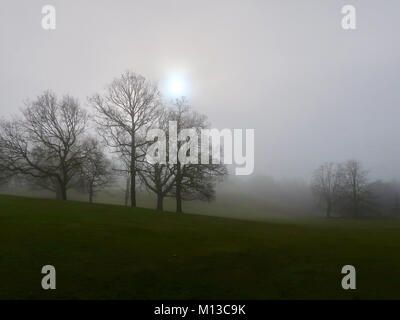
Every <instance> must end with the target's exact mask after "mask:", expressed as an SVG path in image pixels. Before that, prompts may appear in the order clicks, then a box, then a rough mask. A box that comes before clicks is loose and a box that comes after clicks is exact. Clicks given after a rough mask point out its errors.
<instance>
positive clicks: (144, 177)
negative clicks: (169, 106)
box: [139, 108, 175, 210]
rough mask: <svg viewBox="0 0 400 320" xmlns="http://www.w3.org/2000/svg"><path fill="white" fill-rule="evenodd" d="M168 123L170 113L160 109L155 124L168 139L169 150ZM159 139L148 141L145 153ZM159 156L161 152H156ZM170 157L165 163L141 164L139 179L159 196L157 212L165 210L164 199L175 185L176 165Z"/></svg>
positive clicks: (144, 148) (144, 162)
mask: <svg viewBox="0 0 400 320" xmlns="http://www.w3.org/2000/svg"><path fill="white" fill-rule="evenodd" d="M168 121H169V113H168V112H167V110H166V109H165V108H162V109H160V112H159V115H158V118H157V122H155V123H154V125H155V127H157V129H161V130H163V132H164V133H165V138H166V142H165V143H166V148H168V137H169V135H168ZM157 139H159V137H156V138H155V139H154V141H148V144H146V145H144V146H143V153H147V151H148V147H149V145H151V143H153V142H155V141H157ZM156 153H157V154H156V155H155V156H158V155H159V153H160V150H156ZM167 160H168V157H167V156H166V161H165V163H158V162H154V163H153V162H151V163H150V162H148V161H142V162H141V163H140V170H139V177H140V180H141V182H142V183H143V185H144V186H145V187H146V189H147V190H149V191H151V192H154V193H155V194H156V196H157V206H156V208H157V210H163V208H164V205H163V203H164V198H165V197H166V196H167V195H168V193H169V192H170V191H171V189H172V188H173V186H174V183H175V172H174V165H173V164H171V163H169V162H168V161H167Z"/></svg>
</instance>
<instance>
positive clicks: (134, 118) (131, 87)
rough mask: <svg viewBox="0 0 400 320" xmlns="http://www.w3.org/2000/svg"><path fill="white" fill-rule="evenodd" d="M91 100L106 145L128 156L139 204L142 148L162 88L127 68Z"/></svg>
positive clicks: (134, 195) (133, 188)
mask: <svg viewBox="0 0 400 320" xmlns="http://www.w3.org/2000/svg"><path fill="white" fill-rule="evenodd" d="M89 102H90V104H91V105H92V106H93V107H94V109H95V110H96V112H97V114H96V122H97V124H98V127H99V133H100V134H101V135H102V136H103V138H104V140H105V142H106V143H107V145H108V146H110V147H112V148H114V150H115V151H116V152H118V153H120V154H123V155H124V156H126V157H128V158H129V174H130V177H131V183H130V191H131V194H130V196H131V205H132V206H133V207H136V176H137V163H138V161H140V159H142V158H143V154H142V153H141V152H140V147H141V146H143V145H144V144H145V143H146V142H145V141H144V139H143V136H144V133H145V131H146V128H147V127H148V126H150V125H151V123H152V122H153V120H154V117H155V116H156V114H157V112H158V109H159V106H160V94H159V91H158V89H157V87H156V86H154V85H153V84H151V83H150V82H148V81H147V80H146V79H145V78H144V77H143V76H141V75H138V74H135V73H133V72H131V71H127V72H125V73H124V74H122V75H121V76H120V77H119V78H117V79H114V81H113V82H111V84H109V85H108V87H107V92H106V93H105V94H104V95H102V96H100V95H99V94H96V95H94V96H93V97H91V98H90V99H89Z"/></svg>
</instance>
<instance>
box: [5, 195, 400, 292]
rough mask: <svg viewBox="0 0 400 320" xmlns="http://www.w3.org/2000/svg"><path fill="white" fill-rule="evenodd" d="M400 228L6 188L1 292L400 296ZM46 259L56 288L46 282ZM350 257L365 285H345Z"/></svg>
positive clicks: (390, 224) (381, 223)
mask: <svg viewBox="0 0 400 320" xmlns="http://www.w3.org/2000/svg"><path fill="white" fill-rule="evenodd" d="M243 214H245V212H244V213H243ZM399 231H400V221H342V220H332V221H325V220H322V219H320V220H318V219H315V220H308V221H301V222H299V221H298V222H293V223H287V222H286V223H277V222H274V223H267V222H251V221H241V220H234V219H224V218H215V217H207V216H197V215H185V214H183V215H177V214H173V213H159V212H156V211H153V210H148V209H136V210H132V209H130V208H125V207H122V206H112V205H100V204H87V203H80V202H72V201H71V202H70V201H68V202H62V201H55V200H43V199H31V198H22V197H15V196H0V299H10V298H11V299H14V298H24V299H26V298H27V299H29V298H72V299H87V298H91V299H97V298H101V299H103V298H110V299H132V298H133V299H135V298H138V299H163V298H172V299H174V298H182V299H207V298H208V299H212V298H226V299H229V298H233V299H235V298H244V299H246V298H255V299H288V298H295V299H307V298H318V299H319V298H322V299H326V298H333V299H336V298H345V299H347V298H349V299H353V298H400V292H399V290H398V288H400V276H399V274H398V270H399V269H400V250H399V249H400V241H399V236H400V233H399ZM45 264H52V265H54V266H55V267H56V270H57V290H55V291H44V290H42V289H41V286H40V281H41V277H42V275H41V273H40V270H41V267H42V266H43V265H45ZM345 264H353V265H354V266H356V268H357V290H356V291H351V292H349V291H344V290H343V289H341V286H340V281H341V277H342V275H341V274H340V270H341V267H342V266H343V265H345Z"/></svg>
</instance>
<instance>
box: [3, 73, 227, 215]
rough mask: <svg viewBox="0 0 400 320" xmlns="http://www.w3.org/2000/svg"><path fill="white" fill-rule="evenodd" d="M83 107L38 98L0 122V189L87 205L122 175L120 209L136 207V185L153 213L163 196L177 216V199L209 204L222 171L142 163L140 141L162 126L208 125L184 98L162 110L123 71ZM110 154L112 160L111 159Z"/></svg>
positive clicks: (48, 95) (149, 88)
mask: <svg viewBox="0 0 400 320" xmlns="http://www.w3.org/2000/svg"><path fill="white" fill-rule="evenodd" d="M87 102H88V103H87V104H88V107H89V108H90V109H89V110H90V111H89V112H88V111H87V110H86V109H85V108H83V107H81V106H80V104H79V102H78V100H77V99H76V98H74V97H72V96H70V95H64V96H62V97H61V98H59V97H57V95H56V94H55V93H53V92H52V91H45V92H44V93H43V94H41V95H40V96H38V97H37V98H36V99H35V100H32V101H27V102H26V103H25V107H24V109H23V110H22V114H21V115H17V116H14V117H12V118H11V119H2V120H1V121H0V183H1V182H3V183H4V182H6V181H9V179H11V178H17V179H23V180H24V181H25V182H26V183H28V184H31V185H34V186H36V187H40V188H43V189H47V190H50V191H52V192H54V193H55V195H56V198H57V199H62V200H67V198H68V196H67V191H68V190H69V189H71V188H78V189H81V190H82V189H83V190H85V191H86V192H87V194H88V198H89V201H90V202H92V201H93V199H94V197H95V195H96V194H97V193H98V192H99V191H100V190H102V189H104V188H106V187H107V186H109V185H110V184H111V183H113V182H114V181H115V179H116V177H117V176H123V177H125V178H126V179H127V180H126V195H125V203H126V204H129V203H130V205H131V206H132V207H136V205H137V190H138V187H139V186H141V187H144V188H146V189H147V190H148V191H150V192H152V193H154V194H155V195H156V198H157V203H156V208H157V209H159V210H163V202H164V199H165V198H166V197H173V198H174V199H175V201H176V211H177V212H182V211H183V209H182V201H184V200H195V199H199V200H206V201H211V200H212V199H214V198H215V185H216V183H217V182H218V181H219V180H220V179H222V178H223V177H224V176H225V175H226V174H227V169H226V167H225V166H224V165H222V164H209V165H208V164H191V163H188V164H182V163H180V162H179V160H178V161H177V162H176V163H172V162H171V161H169V159H168V157H169V156H170V155H169V156H168V157H167V161H166V163H163V164H161V163H149V162H147V161H146V157H145V155H146V153H147V150H148V148H149V146H150V145H151V143H152V141H146V133H147V132H148V130H149V129H151V128H160V129H166V128H167V126H168V123H169V121H176V123H177V126H178V128H177V129H178V132H179V131H180V130H182V129H186V128H194V127H195V128H198V129H202V128H207V127H208V126H209V124H208V122H207V117H206V116H205V115H202V114H199V113H197V112H196V111H194V110H193V109H192V108H191V107H190V106H189V105H188V103H187V100H186V99H185V98H183V97H182V98H180V99H176V100H175V101H173V102H170V103H168V102H166V101H165V100H164V99H163V98H162V96H161V94H160V91H159V89H158V87H157V86H156V85H155V84H153V83H151V82H150V81H148V80H147V79H146V78H145V77H143V76H142V75H139V74H136V73H134V72H132V71H126V72H125V73H123V74H122V75H121V76H119V77H117V78H115V79H114V80H113V81H112V82H111V83H109V84H108V85H107V86H106V89H105V91H104V92H102V93H97V94H94V95H92V96H90V97H89V98H88V99H87ZM156 139H157V138H155V140H154V141H156ZM154 141H153V142H154ZM181 147H183V141H178V142H177V150H176V153H179V152H180V151H181V150H180V149H181ZM185 152H188V153H190V150H187V151H185ZM110 154H114V155H116V156H117V157H116V158H114V159H113V160H111V158H110V157H109V155H110ZM198 157H199V159H200V157H201V154H200V152H199V154H198ZM199 163H200V162H199ZM210 163H212V162H211V161H210Z"/></svg>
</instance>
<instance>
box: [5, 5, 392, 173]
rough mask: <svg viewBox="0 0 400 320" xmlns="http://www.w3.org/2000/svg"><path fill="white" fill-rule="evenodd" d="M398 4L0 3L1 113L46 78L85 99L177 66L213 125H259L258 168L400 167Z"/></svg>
mask: <svg viewBox="0 0 400 320" xmlns="http://www.w3.org/2000/svg"><path fill="white" fill-rule="evenodd" d="M46 4H51V5H54V7H55V8H56V14H57V20H56V22H57V25H56V30H54V31H45V30H43V29H42V27H41V19H42V14H41V9H42V6H43V5H46ZM345 4H352V5H354V6H355V7H356V9H357V29H356V30H347V31H346V30H343V29H342V27H341V19H342V14H341V8H342V6H343V5H345ZM399 15H400V2H399V1H396V0H393V1H389V0H385V1H378V0H362V1H361V0H358V1H357V0H348V1H340V0H326V1H320V0H303V1H300V0H292V1H289V0H276V1H268V0H259V1H248V0H246V1H244V0H241V1H236V0H227V1H222V0H218V1H211V0H210V1H207V0H203V1H199V0H196V1H195V0H179V1H178V0H175V1H170V0H158V1H154V0H143V1H139V0H130V1H122V0H113V1H111V0H110V1H99V0H92V1H88V0H86V1H70V0H68V1H67V0H63V1H54V0H47V1H39V0H26V1H20V0H1V1H0V116H8V115H9V114H11V113H15V112H17V111H18V110H19V108H21V107H22V105H23V104H22V102H23V101H24V99H26V98H34V97H36V96H37V95H38V94H40V93H41V92H42V91H43V90H45V89H52V90H54V91H55V92H56V93H58V94H63V93H69V94H72V95H74V96H76V97H78V98H79V99H80V101H81V103H82V104H85V102H86V97H87V96H89V95H92V94H93V93H95V92H99V91H101V90H102V89H103V88H104V86H105V85H106V84H107V83H109V82H110V81H111V80H112V79H113V78H114V77H116V76H118V75H119V74H121V73H122V72H123V71H125V70H127V69H132V70H134V71H136V72H138V73H141V74H143V75H144V76H146V77H147V78H149V79H150V80H152V81H158V82H162V81H164V80H165V79H166V78H168V77H169V75H171V74H176V73H179V74H182V75H184V77H185V78H186V80H187V81H188V86H189V87H190V91H188V95H189V96H188V98H189V101H190V102H191V104H192V106H193V107H194V108H195V109H196V110H198V111H199V112H202V113H205V114H206V115H208V117H209V119H210V121H211V122H212V124H213V126H214V127H216V128H254V129H255V130H256V131H255V140H256V142H255V144H256V150H255V151H256V163H255V172H256V173H260V174H267V175H271V176H274V177H278V178H279V177H285V178H288V177H294V178H300V179H308V178H309V176H310V174H311V173H312V171H313V169H315V167H317V166H318V165H319V164H320V163H322V162H325V161H343V160H347V159H350V158H355V159H359V160H361V161H362V162H363V164H364V165H365V166H366V167H367V168H368V169H370V170H371V175H372V177H374V178H377V177H381V178H384V179H390V178H392V177H393V178H400V151H399V138H400V135H399V133H400V126H399V122H400V88H399V84H400V79H399V78H400V76H399V74H400V59H399V57H400V52H399V51H400V41H399V30H400V19H399Z"/></svg>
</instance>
